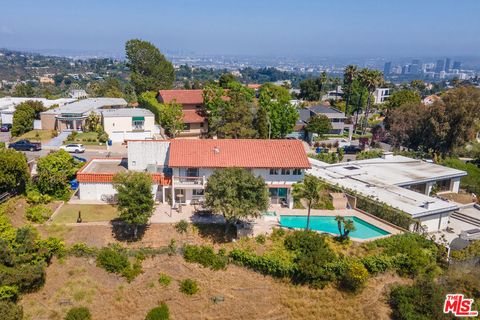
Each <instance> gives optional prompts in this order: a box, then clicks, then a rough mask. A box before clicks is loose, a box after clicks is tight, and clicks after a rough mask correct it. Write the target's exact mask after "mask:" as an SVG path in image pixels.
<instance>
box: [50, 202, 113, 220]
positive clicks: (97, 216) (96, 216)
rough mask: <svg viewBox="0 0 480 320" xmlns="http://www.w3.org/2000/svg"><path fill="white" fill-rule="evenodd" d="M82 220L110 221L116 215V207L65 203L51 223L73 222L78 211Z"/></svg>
mask: <svg viewBox="0 0 480 320" xmlns="http://www.w3.org/2000/svg"><path fill="white" fill-rule="evenodd" d="M79 211H80V212H81V215H82V220H83V222H95V221H110V220H112V219H115V218H117V217H118V212H117V209H116V208H115V207H114V206H111V205H105V204H99V205H96V204H65V205H64V206H63V207H62V208H61V209H60V211H59V212H58V213H57V214H56V215H55V217H54V218H53V223H60V224H61V223H75V222H77V218H78V212H79Z"/></svg>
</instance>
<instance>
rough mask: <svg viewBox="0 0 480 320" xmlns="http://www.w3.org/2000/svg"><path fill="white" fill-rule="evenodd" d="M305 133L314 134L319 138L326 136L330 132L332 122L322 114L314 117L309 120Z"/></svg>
mask: <svg viewBox="0 0 480 320" xmlns="http://www.w3.org/2000/svg"><path fill="white" fill-rule="evenodd" d="M306 129H307V131H309V132H313V133H316V134H318V135H320V136H323V135H324V134H327V133H329V132H330V130H332V122H331V121H330V119H329V118H328V117H327V116H326V115H324V114H318V115H314V116H313V117H311V118H310V121H309V122H308V124H307V126H306Z"/></svg>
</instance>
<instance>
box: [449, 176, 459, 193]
mask: <svg viewBox="0 0 480 320" xmlns="http://www.w3.org/2000/svg"><path fill="white" fill-rule="evenodd" d="M459 188H460V178H453V179H452V180H451V181H450V190H451V191H452V192H455V193H458V189H459Z"/></svg>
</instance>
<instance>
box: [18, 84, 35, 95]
mask: <svg viewBox="0 0 480 320" xmlns="http://www.w3.org/2000/svg"><path fill="white" fill-rule="evenodd" d="M34 95H35V91H34V90H33V87H32V86H31V85H30V84H29V83H26V84H24V83H19V84H17V85H16V86H15V89H14V91H13V96H14V97H33V96H34Z"/></svg>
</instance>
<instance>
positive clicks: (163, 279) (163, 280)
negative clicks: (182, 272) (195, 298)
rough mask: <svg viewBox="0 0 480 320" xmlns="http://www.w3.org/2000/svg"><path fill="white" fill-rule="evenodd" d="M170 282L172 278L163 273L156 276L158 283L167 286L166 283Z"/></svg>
mask: <svg viewBox="0 0 480 320" xmlns="http://www.w3.org/2000/svg"><path fill="white" fill-rule="evenodd" d="M170 282H172V278H170V276H169V275H167V274H165V273H160V275H159V276H158V283H160V284H161V285H162V286H164V287H168V285H169V284H170Z"/></svg>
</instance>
